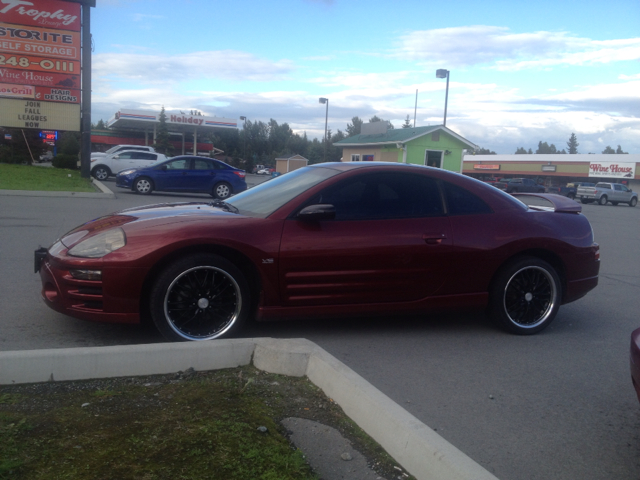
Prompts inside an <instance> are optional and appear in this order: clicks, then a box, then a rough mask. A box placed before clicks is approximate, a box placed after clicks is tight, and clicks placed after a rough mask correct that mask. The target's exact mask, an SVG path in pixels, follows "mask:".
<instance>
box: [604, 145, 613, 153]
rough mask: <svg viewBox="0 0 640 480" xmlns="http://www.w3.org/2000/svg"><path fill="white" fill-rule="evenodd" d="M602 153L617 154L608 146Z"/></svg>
mask: <svg viewBox="0 0 640 480" xmlns="http://www.w3.org/2000/svg"><path fill="white" fill-rule="evenodd" d="M602 153H604V154H614V153H616V151H615V150H614V149H613V148H611V147H610V146H609V145H607V147H606V148H605V149H604V150H603V151H602Z"/></svg>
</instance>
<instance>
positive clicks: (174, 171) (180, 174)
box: [154, 158, 191, 191]
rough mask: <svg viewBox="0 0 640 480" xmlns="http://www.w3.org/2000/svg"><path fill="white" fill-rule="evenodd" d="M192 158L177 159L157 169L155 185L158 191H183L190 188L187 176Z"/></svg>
mask: <svg viewBox="0 0 640 480" xmlns="http://www.w3.org/2000/svg"><path fill="white" fill-rule="evenodd" d="M190 167H191V159H190V158H177V159H175V160H171V161H169V162H166V163H163V164H162V165H159V166H158V167H156V174H155V175H154V183H155V188H156V190H166V191H183V190H185V189H187V188H188V185H189V182H188V180H187V174H188V172H189V169H190Z"/></svg>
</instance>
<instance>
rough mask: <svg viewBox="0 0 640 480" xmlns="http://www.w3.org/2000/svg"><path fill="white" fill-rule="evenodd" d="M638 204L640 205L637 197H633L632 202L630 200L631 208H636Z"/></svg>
mask: <svg viewBox="0 0 640 480" xmlns="http://www.w3.org/2000/svg"><path fill="white" fill-rule="evenodd" d="M637 204H638V199H637V198H636V197H633V198H632V199H631V200H629V206H630V207H635V206H636V205H637Z"/></svg>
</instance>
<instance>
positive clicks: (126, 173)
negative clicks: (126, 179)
mask: <svg viewBox="0 0 640 480" xmlns="http://www.w3.org/2000/svg"><path fill="white" fill-rule="evenodd" d="M133 172H135V170H123V171H121V172H118V175H131V174H132V173H133Z"/></svg>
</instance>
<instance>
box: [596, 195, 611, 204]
mask: <svg viewBox="0 0 640 480" xmlns="http://www.w3.org/2000/svg"><path fill="white" fill-rule="evenodd" d="M608 201H609V200H608V199H607V196H606V195H603V196H601V197H600V200H598V203H599V204H600V205H606V204H607V202H608Z"/></svg>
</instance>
